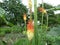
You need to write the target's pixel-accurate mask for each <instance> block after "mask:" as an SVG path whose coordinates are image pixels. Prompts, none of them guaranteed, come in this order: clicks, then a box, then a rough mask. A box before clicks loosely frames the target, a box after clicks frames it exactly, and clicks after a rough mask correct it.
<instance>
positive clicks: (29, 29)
mask: <svg viewBox="0 0 60 45" xmlns="http://www.w3.org/2000/svg"><path fill="white" fill-rule="evenodd" d="M28 5H29V13H30V19H29V20H28V24H27V37H28V40H29V45H31V44H32V38H33V37H34V24H33V20H32V1H31V0H28Z"/></svg>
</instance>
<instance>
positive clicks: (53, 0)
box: [22, 0, 60, 13]
mask: <svg viewBox="0 0 60 45" xmlns="http://www.w3.org/2000/svg"><path fill="white" fill-rule="evenodd" d="M43 1H44V2H45V3H48V4H51V5H53V6H57V5H59V4H60V0H43ZM22 3H23V4H24V5H26V6H27V8H28V0H22ZM32 3H33V4H34V0H32ZM39 3H42V0H37V6H39ZM32 11H34V5H33V8H32ZM55 13H60V11H56V12H55Z"/></svg>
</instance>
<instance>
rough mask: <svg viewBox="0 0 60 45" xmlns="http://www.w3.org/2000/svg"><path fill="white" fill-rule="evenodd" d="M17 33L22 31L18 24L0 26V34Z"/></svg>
mask: <svg viewBox="0 0 60 45" xmlns="http://www.w3.org/2000/svg"><path fill="white" fill-rule="evenodd" d="M3 32H4V33H11V32H12V33H19V32H22V28H21V27H20V26H16V25H15V26H13V27H0V34H1V33H3Z"/></svg>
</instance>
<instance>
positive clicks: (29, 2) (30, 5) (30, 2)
mask: <svg viewBox="0 0 60 45" xmlns="http://www.w3.org/2000/svg"><path fill="white" fill-rule="evenodd" d="M28 4H29V8H32V1H31V0H28Z"/></svg>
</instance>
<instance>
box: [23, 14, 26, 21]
mask: <svg viewBox="0 0 60 45" xmlns="http://www.w3.org/2000/svg"><path fill="white" fill-rule="evenodd" d="M23 19H24V20H25V21H26V14H25V13H24V15H23Z"/></svg>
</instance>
